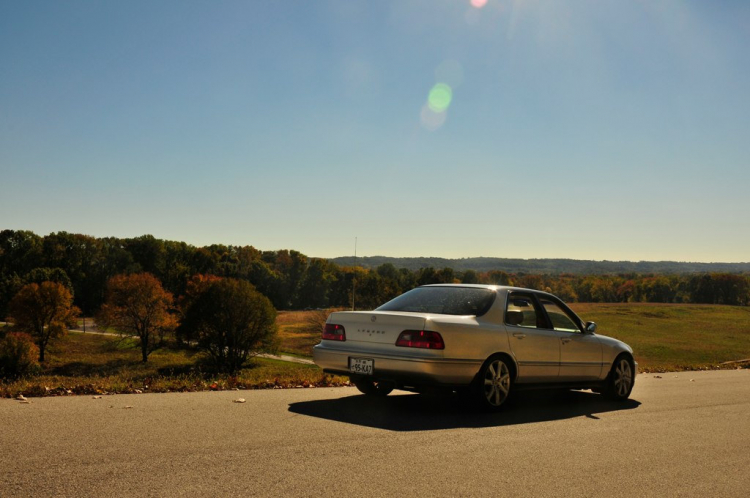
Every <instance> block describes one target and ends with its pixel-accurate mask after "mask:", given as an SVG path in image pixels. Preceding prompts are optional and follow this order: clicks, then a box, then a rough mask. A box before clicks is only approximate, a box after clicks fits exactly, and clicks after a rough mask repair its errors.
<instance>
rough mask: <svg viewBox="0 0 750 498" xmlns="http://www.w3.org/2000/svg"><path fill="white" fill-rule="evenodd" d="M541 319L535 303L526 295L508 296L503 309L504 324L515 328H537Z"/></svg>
mask: <svg viewBox="0 0 750 498" xmlns="http://www.w3.org/2000/svg"><path fill="white" fill-rule="evenodd" d="M540 318H541V314H540V310H538V309H537V304H536V301H535V300H534V298H533V297H532V296H529V295H526V294H516V293H514V294H510V295H509V296H508V305H507V307H506V308H505V323H507V324H508V325H513V326H516V327H529V328H537V327H539V320H540Z"/></svg>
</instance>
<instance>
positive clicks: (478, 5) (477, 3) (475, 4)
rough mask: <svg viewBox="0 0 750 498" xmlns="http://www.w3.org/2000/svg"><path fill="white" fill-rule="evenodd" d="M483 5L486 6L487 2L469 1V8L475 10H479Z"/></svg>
mask: <svg viewBox="0 0 750 498" xmlns="http://www.w3.org/2000/svg"><path fill="white" fill-rule="evenodd" d="M485 5H487V0H471V6H472V7H476V8H477V9H481V8H482V7H484V6H485Z"/></svg>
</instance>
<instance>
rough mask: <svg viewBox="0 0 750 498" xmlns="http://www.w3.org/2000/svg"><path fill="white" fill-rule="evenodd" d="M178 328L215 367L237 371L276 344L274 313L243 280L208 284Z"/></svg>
mask: <svg viewBox="0 0 750 498" xmlns="http://www.w3.org/2000/svg"><path fill="white" fill-rule="evenodd" d="M180 329H181V331H182V333H183V334H185V335H187V336H191V337H195V338H197V340H198V346H199V347H200V348H201V349H203V350H204V351H206V352H207V353H208V354H209V355H210V356H211V359H212V360H213V361H214V363H215V364H216V366H217V367H218V368H219V369H220V370H222V371H225V372H229V373H236V372H238V371H239V370H240V369H241V368H242V367H243V365H244V364H245V363H246V362H247V360H248V359H249V358H250V357H251V356H252V355H253V354H255V353H257V352H261V351H274V350H275V348H276V344H277V335H276V310H275V309H274V307H273V305H272V304H271V301H270V300H269V299H268V298H267V297H265V296H264V295H262V294H261V293H260V292H258V291H257V290H255V287H253V286H252V285H251V284H250V283H248V282H246V281H244V280H236V279H229V278H227V279H222V280H219V281H215V282H212V283H211V284H210V285H209V286H208V287H207V288H206V289H205V290H204V291H203V292H202V293H201V294H200V295H199V296H198V297H197V298H196V299H195V300H194V301H193V302H192V304H191V305H190V307H189V308H188V309H187V311H186V313H185V318H184V319H183V322H182V324H181V325H180Z"/></svg>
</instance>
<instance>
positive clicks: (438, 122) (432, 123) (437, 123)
mask: <svg viewBox="0 0 750 498" xmlns="http://www.w3.org/2000/svg"><path fill="white" fill-rule="evenodd" d="M447 114H448V113H446V112H445V111H442V112H436V111H434V110H433V109H432V108H431V107H430V106H429V105H428V104H425V105H424V107H422V112H421V113H420V114H419V120H420V121H421V123H422V126H423V127H424V128H425V129H427V130H429V131H435V130H437V129H438V128H440V127H441V126H443V124H445V120H446V119H447Z"/></svg>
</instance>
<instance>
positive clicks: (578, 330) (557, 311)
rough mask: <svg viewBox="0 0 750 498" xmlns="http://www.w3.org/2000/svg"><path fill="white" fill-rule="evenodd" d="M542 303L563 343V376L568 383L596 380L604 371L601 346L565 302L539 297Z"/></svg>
mask: <svg viewBox="0 0 750 498" xmlns="http://www.w3.org/2000/svg"><path fill="white" fill-rule="evenodd" d="M539 302H540V304H541V305H542V307H543V308H544V311H545V313H546V314H547V318H548V322H549V323H550V326H551V327H552V328H553V330H554V331H555V333H556V334H557V336H558V338H559V341H560V375H559V379H560V381H562V382H565V381H578V380H597V379H599V375H600V374H601V371H602V345H601V343H600V342H599V339H597V337H596V336H595V335H594V334H589V333H586V332H584V330H583V323H582V322H581V320H580V319H579V318H578V317H577V316H576V315H575V313H573V312H572V311H571V310H570V309H569V308H568V307H567V306H565V305H564V304H563V303H562V302H558V301H557V300H555V299H552V298H548V297H546V296H540V297H539Z"/></svg>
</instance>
